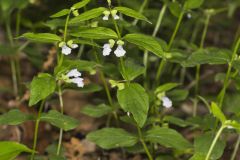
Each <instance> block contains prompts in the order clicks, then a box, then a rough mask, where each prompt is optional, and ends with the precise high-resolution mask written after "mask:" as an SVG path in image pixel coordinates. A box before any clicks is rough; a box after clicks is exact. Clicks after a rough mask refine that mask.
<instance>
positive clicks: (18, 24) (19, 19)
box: [16, 9, 22, 37]
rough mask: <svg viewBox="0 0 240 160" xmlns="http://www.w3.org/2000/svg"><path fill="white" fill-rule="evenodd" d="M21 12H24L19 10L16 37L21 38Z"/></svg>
mask: <svg viewBox="0 0 240 160" xmlns="http://www.w3.org/2000/svg"><path fill="white" fill-rule="evenodd" d="M21 12H22V10H21V9H19V10H18V11H17V19H16V37H18V36H19V31H20V23H21Z"/></svg>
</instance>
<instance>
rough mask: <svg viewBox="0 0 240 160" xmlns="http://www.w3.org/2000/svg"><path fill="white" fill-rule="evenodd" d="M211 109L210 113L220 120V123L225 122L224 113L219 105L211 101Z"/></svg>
mask: <svg viewBox="0 0 240 160" xmlns="http://www.w3.org/2000/svg"><path fill="white" fill-rule="evenodd" d="M211 111H212V114H213V115H214V116H215V117H216V118H218V119H219V120H220V121H221V122H222V124H224V123H225V121H226V117H225V115H224V114H223V112H222V111H221V109H220V108H219V106H218V105H217V104H216V103H214V102H212V104H211Z"/></svg>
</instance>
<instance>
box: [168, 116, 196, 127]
mask: <svg viewBox="0 0 240 160" xmlns="http://www.w3.org/2000/svg"><path fill="white" fill-rule="evenodd" d="M163 120H164V121H166V122H168V123H171V124H174V125H177V126H180V127H187V126H189V125H191V124H192V123H190V122H187V121H185V120H182V119H180V118H178V117H174V116H164V118H163Z"/></svg>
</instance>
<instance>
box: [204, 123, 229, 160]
mask: <svg viewBox="0 0 240 160" xmlns="http://www.w3.org/2000/svg"><path fill="white" fill-rule="evenodd" d="M224 128H225V126H221V128H220V129H219V130H218V132H217V134H216V136H215V138H214V140H213V142H212V144H211V146H210V149H209V150H208V153H207V156H206V158H205V160H209V158H210V156H211V154H212V151H213V148H214V147H215V145H216V143H217V140H218V138H219V137H220V135H221V133H222V131H223V130H224Z"/></svg>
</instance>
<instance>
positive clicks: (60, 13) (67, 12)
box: [50, 9, 70, 18]
mask: <svg viewBox="0 0 240 160" xmlns="http://www.w3.org/2000/svg"><path fill="white" fill-rule="evenodd" d="M69 12H70V10H69V9H63V10H61V11H59V12H57V13H55V14H53V15H51V16H50V17H51V18H58V17H62V16H65V15H68V14H69Z"/></svg>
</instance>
